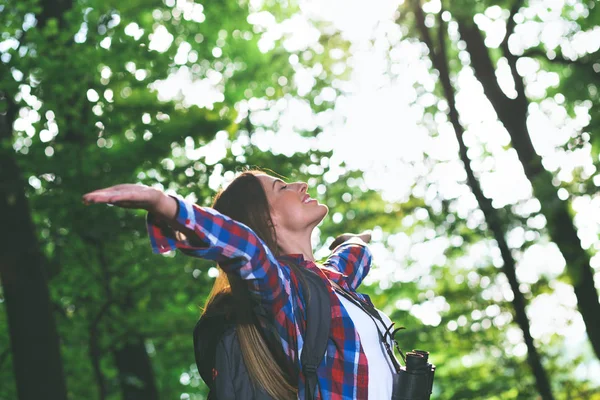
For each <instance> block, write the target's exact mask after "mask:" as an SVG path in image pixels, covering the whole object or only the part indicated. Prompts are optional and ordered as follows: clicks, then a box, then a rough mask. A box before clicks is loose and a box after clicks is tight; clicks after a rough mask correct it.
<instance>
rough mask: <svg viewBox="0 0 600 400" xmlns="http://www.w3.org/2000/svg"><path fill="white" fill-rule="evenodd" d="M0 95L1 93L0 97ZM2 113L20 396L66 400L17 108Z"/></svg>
mask: <svg viewBox="0 0 600 400" xmlns="http://www.w3.org/2000/svg"><path fill="white" fill-rule="evenodd" d="M2 95H3V93H0V98H1V97H2ZM3 100H4V101H5V102H7V103H8V104H9V107H8V111H7V112H5V113H4V114H0V226H1V227H2V228H1V229H0V280H1V281H2V289H3V292H4V298H5V300H6V301H5V303H6V312H7V317H8V329H9V336H10V345H11V351H12V355H13V357H12V362H13V368H14V371H15V379H16V386H17V393H18V396H19V400H39V399H53V400H55V399H56V400H61V399H65V400H66V398H67V390H66V384H65V378H64V374H63V365H62V359H61V355H60V343H59V337H58V333H57V330H56V325H55V322H54V317H53V314H52V307H51V303H50V294H49V291H48V278H47V275H46V271H45V267H44V258H43V255H42V253H41V251H40V249H39V245H38V242H37V238H36V234H35V230H34V225H33V222H32V219H31V212H30V209H29V203H28V200H27V198H26V197H25V191H24V182H23V179H22V176H21V172H20V170H19V166H18V165H17V162H16V159H15V154H14V150H13V148H12V124H13V121H14V115H15V113H16V109H15V106H14V105H13V104H12V102H10V100H9V99H7V98H6V97H4V99H3Z"/></svg>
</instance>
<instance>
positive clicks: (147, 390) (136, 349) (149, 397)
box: [113, 336, 158, 400]
mask: <svg viewBox="0 0 600 400" xmlns="http://www.w3.org/2000/svg"><path fill="white" fill-rule="evenodd" d="M113 354H114V356H115V361H116V364H117V368H118V369H119V383H120V384H121V390H122V392H123V400H158V391H157V389H156V385H155V383H154V382H155V381H154V373H153V371H152V364H151V362H150V357H149V356H148V353H147V352H146V346H145V345H144V340H143V339H142V338H141V337H139V336H133V337H132V336H130V337H129V338H128V341H127V342H126V343H125V345H124V346H123V347H121V348H119V349H117V350H115V351H114V352H113Z"/></svg>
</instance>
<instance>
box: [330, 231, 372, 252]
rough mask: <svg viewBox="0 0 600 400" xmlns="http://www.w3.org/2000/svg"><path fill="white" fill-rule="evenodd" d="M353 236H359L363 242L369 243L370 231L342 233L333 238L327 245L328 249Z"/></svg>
mask: <svg viewBox="0 0 600 400" xmlns="http://www.w3.org/2000/svg"><path fill="white" fill-rule="evenodd" d="M354 237H357V238H360V239H361V240H362V241H363V242H365V243H369V242H370V241H371V231H364V232H361V233H358V234H355V233H343V234H341V235H339V236H338V237H336V238H335V240H334V241H333V242H332V243H331V244H330V245H329V250H333V249H335V248H336V247H338V246H339V245H340V244H342V243H344V242H345V241H347V240H350V239H352V238H354Z"/></svg>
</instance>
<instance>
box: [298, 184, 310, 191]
mask: <svg viewBox="0 0 600 400" xmlns="http://www.w3.org/2000/svg"><path fill="white" fill-rule="evenodd" d="M297 184H298V186H299V188H300V193H306V191H307V190H308V184H307V183H304V182H297Z"/></svg>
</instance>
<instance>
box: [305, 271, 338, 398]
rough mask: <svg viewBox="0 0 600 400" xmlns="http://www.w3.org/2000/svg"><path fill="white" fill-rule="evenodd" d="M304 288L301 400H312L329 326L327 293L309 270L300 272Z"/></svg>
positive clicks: (329, 307)
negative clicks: (305, 284)
mask: <svg viewBox="0 0 600 400" xmlns="http://www.w3.org/2000/svg"><path fill="white" fill-rule="evenodd" d="M301 270H302V272H303V274H304V277H305V278H306V279H305V281H306V283H307V285H308V292H309V296H308V299H307V300H308V303H307V304H306V332H305V335H304V346H303V348H302V355H301V356H300V362H301V364H302V374H303V375H304V388H305V389H304V390H305V399H306V400H312V399H314V395H315V389H316V388H317V367H318V366H319V364H320V363H321V360H322V359H323V356H324V355H325V350H326V349H327V341H328V339H329V328H330V325H331V305H330V301H329V292H328V290H327V286H326V285H325V283H324V282H323V279H322V278H321V277H319V276H318V275H317V274H316V273H315V272H312V271H310V270H309V269H306V268H302V269H301ZM305 298H306V296H305Z"/></svg>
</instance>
